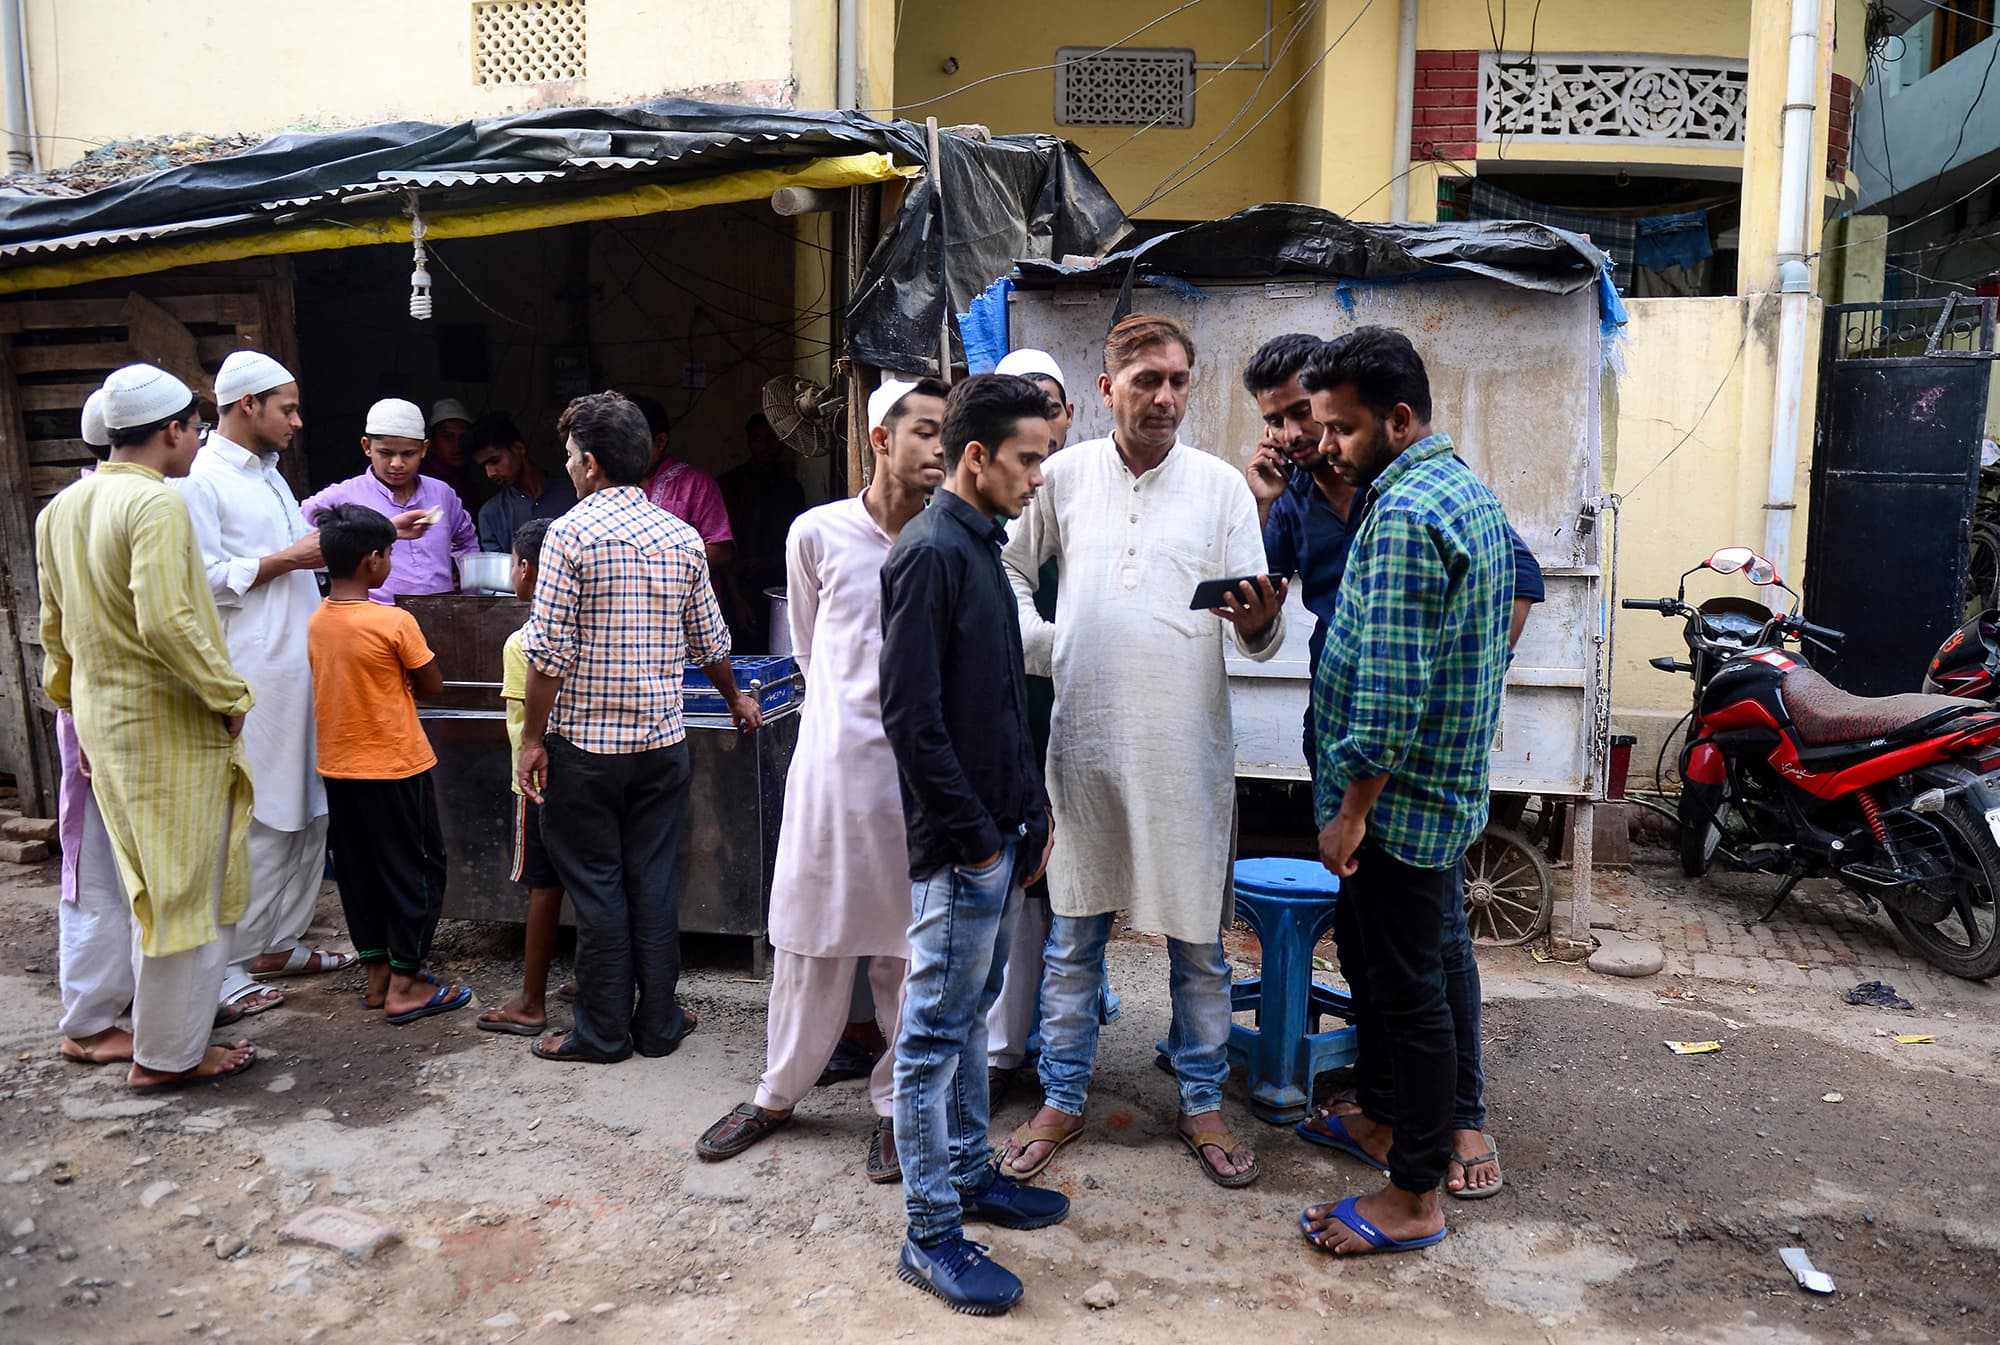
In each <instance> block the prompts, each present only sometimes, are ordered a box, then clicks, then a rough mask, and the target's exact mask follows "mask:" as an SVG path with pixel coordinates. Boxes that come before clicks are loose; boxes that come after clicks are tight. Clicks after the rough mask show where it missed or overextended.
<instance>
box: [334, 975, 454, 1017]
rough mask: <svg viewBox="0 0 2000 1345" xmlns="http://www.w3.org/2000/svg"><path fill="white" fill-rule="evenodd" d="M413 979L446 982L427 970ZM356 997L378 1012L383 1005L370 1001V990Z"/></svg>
mask: <svg viewBox="0 0 2000 1345" xmlns="http://www.w3.org/2000/svg"><path fill="white" fill-rule="evenodd" d="M412 979H414V980H418V981H423V982H425V983H427V984H429V985H443V984H444V982H443V981H440V980H439V979H438V978H437V977H435V976H433V975H432V974H431V973H430V972H427V971H420V972H418V973H417V974H416V976H415V977H413V978H412ZM354 998H355V999H357V1000H359V1001H360V1002H361V1007H362V1008H364V1009H373V1010H375V1011H377V1012H380V1011H381V1008H382V1006H381V1005H380V1004H370V1003H369V1002H368V992H367V991H366V990H363V991H362V992H361V993H360V994H358V995H356V996H355V997H354Z"/></svg>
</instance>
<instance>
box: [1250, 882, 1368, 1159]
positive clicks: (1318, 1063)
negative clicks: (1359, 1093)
mask: <svg viewBox="0 0 2000 1345" xmlns="http://www.w3.org/2000/svg"><path fill="white" fill-rule="evenodd" d="M1235 889H1236V914H1237V916H1238V918H1240V919H1241V920H1242V921H1243V922H1244V923H1245V924H1247V925H1249V926H1250V928H1251V929H1252V930H1254V931H1255V932H1256V935H1257V938H1258V940H1259V941H1260V942H1261V943H1262V944H1263V947H1264V967H1263V975H1261V976H1252V977H1250V978H1248V979H1246V980H1241V981H1237V982H1236V983H1235V984H1233V985H1231V986H1230V988H1229V1007H1230V1009H1231V1010H1232V1011H1233V1012H1236V1013H1242V1012H1244V1011H1246V1010H1248V1011H1251V1012H1254V1013H1255V1014H1256V1015H1257V1026H1255V1027H1244V1026H1242V1025H1241V1024H1232V1025H1231V1027H1230V1029H1229V1063H1230V1064H1231V1065H1235V1066H1241V1067H1242V1069H1243V1072H1244V1075H1245V1081H1246V1082H1247V1083H1248V1085H1249V1093H1250V1097H1249V1101H1250V1110H1251V1112H1252V1113H1253V1114H1255V1115H1256V1116H1258V1117H1260V1118H1261V1119H1263V1120H1266V1121H1269V1122H1271V1123H1272V1124H1273V1125H1280V1124H1288V1123H1290V1122H1293V1121H1299V1120H1303V1119H1304V1118H1305V1117H1306V1115H1307V1114H1308V1113H1309V1112H1310V1111H1311V1110H1312V1086H1313V1080H1314V1079H1316V1078H1317V1077H1318V1076H1319V1075H1321V1074H1323V1073H1325V1072H1326V1071H1327V1070H1330V1069H1338V1068H1340V1067H1341V1066H1342V1065H1349V1064H1352V1063H1354V1058H1355V1056H1356V1054H1357V1053H1358V1048H1357V1047H1356V1044H1355V1040H1354V1028H1353V1027H1352V1026H1351V1025H1350V1026H1345V1027H1338V1028H1334V1029H1332V1030H1331V1031H1320V1030H1319V1029H1320V1024H1321V1023H1322V1022H1323V1021H1324V1020H1325V1019H1327V1018H1340V1019H1342V1020H1343V1021H1346V1022H1348V1023H1350V1024H1351V1023H1352V1020H1353V1018H1354V1006H1353V1003H1352V1002H1351V1001H1350V1000H1349V999H1348V997H1347V996H1346V995H1345V994H1344V993H1342V992H1341V991H1338V990H1335V989H1334V988H1333V987H1332V986H1326V985H1320V984H1318V983H1317V982H1315V981H1314V980H1313V978H1312V970H1313V967H1312V959H1313V945H1315V944H1317V943H1318V942H1319V939H1320V935H1322V934H1324V933H1325V932H1326V930H1327V927H1328V926H1329V925H1331V924H1332V923H1333V911H1334V905H1335V903H1336V902H1337V901H1338V900H1339V892H1340V879H1339V878H1337V877H1335V876H1334V875H1333V874H1331V873H1328V872H1327V871H1326V867H1325V866H1324V865H1322V864H1318V863H1315V862H1314V861H1311V860H1304V859H1241V860H1238V861H1237V862H1236V869H1235ZM1309 1027H1310V1029H1311V1030H1308V1028H1309Z"/></svg>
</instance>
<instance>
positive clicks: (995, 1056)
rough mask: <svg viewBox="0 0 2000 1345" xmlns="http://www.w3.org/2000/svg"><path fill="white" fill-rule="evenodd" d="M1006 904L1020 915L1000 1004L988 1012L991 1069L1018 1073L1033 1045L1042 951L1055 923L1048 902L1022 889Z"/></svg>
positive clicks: (1008, 947)
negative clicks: (1033, 899) (1025, 893)
mask: <svg viewBox="0 0 2000 1345" xmlns="http://www.w3.org/2000/svg"><path fill="white" fill-rule="evenodd" d="M1007 904H1008V905H1010V906H1013V907H1015V908H1016V909H1017V911H1018V914H1016V916H1015V918H1014V937H1013V941H1012V942H1010V943H1009V944H1008V945H1007V970H1006V971H1005V972H1004V973H1002V975H1001V980H1000V998H998V999H996V1000H994V1001H993V1007H992V1008H991V1009H989V1010H987V1012H986V1066H987V1068H988V1069H1013V1068H1015V1067H1016V1066H1018V1065H1021V1064H1023V1063H1025V1062H1026V1060H1027V1058H1028V1040H1029V1038H1031V1037H1033V1036H1034V1035H1035V1004H1036V1002H1037V1001H1038V1000H1039V999H1040V998H1041V993H1042V948H1043V946H1044V945H1045V944H1047V943H1048V941H1049V926H1050V925H1051V924H1053V923H1054V920H1055V912H1054V910H1053V908H1052V907H1051V906H1050V905H1049V903H1048V902H1046V901H1031V900H1029V899H1028V898H1027V897H1026V896H1025V895H1024V894H1023V892H1022V890H1021V889H1020V888H1018V887H1017V888H1015V889H1014V890H1013V891H1012V892H1011V893H1009V894H1008V896H1007Z"/></svg>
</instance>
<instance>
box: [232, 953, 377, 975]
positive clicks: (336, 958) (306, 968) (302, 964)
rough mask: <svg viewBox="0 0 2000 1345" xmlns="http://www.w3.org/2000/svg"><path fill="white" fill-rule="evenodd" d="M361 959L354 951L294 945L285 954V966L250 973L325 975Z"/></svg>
mask: <svg viewBox="0 0 2000 1345" xmlns="http://www.w3.org/2000/svg"><path fill="white" fill-rule="evenodd" d="M314 958H318V959H319V960H320V964H319V965H318V966H317V967H315V966H313V965H312V960H313V959H314ZM360 960H361V959H360V958H358V957H356V956H355V955H354V954H352V953H329V952H328V951H327V950H326V949H324V948H300V947H297V946H294V947H293V949H292V951H291V952H289V953H287V954H286V955H285V965H284V966H282V967H279V968H278V969H277V970H276V971H253V972H251V973H250V975H252V976H256V977H259V978H266V977H268V978H270V979H273V980H275V979H277V978H279V977H283V976H325V975H327V974H328V973H329V972H336V971H346V970H347V969H348V968H349V967H351V966H353V965H354V964H355V963H356V962H359V961H360Z"/></svg>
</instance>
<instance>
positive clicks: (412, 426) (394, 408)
mask: <svg viewBox="0 0 2000 1345" xmlns="http://www.w3.org/2000/svg"><path fill="white" fill-rule="evenodd" d="M362 433H363V434H386V435H391V436H393V437H395V438H397V439H423V438H427V437H428V436H427V435H426V433H425V430H424V413H423V412H422V411H419V410H418V409H417V404H416V403H415V402H406V401H404V400H403V399H402V398H401V397H384V398H383V399H382V400H381V401H379V402H377V403H375V405H373V406H371V407H369V408H368V424H367V426H366V427H365V428H363V430H362Z"/></svg>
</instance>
